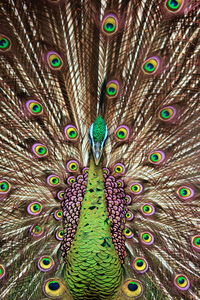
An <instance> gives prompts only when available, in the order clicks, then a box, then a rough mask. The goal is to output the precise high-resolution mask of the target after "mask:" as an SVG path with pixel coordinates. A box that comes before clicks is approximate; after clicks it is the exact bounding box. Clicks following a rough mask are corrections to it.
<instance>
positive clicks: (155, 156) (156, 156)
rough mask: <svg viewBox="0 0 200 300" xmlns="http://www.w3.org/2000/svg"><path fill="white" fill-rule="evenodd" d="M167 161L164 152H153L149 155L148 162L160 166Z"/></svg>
mask: <svg viewBox="0 0 200 300" xmlns="http://www.w3.org/2000/svg"><path fill="white" fill-rule="evenodd" d="M164 160H165V153H164V152H163V151H159V150H158V151H152V152H150V153H149V155H148V161H149V162H150V163H152V164H154V165H159V164H161V163H162V162H163V161H164Z"/></svg>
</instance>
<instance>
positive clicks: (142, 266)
mask: <svg viewBox="0 0 200 300" xmlns="http://www.w3.org/2000/svg"><path fill="white" fill-rule="evenodd" d="M131 267H132V268H133V269H134V270H135V271H136V272H137V273H145V272H146V271H147V270H148V262H147V260H146V259H145V258H143V257H136V259H135V260H134V261H133V263H132V264H131Z"/></svg>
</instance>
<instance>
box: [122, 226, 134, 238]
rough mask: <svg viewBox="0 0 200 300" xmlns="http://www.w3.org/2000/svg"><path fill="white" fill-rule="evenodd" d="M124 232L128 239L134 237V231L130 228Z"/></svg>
mask: <svg viewBox="0 0 200 300" xmlns="http://www.w3.org/2000/svg"><path fill="white" fill-rule="evenodd" d="M123 232H124V235H125V237H126V238H127V239H131V238H132V237H133V236H134V234H133V232H132V230H131V229H130V228H128V227H125V228H124V231H123Z"/></svg>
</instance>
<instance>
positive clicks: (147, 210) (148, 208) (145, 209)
mask: <svg viewBox="0 0 200 300" xmlns="http://www.w3.org/2000/svg"><path fill="white" fill-rule="evenodd" d="M140 210H141V212H142V214H143V215H144V216H152V215H153V214H154V213H155V207H154V206H153V205H152V204H149V203H145V204H143V205H142V206H141V208H140Z"/></svg>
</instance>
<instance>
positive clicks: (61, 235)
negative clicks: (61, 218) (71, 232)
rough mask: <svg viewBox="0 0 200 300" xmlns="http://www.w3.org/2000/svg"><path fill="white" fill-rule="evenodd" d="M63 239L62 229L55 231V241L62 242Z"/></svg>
mask: <svg viewBox="0 0 200 300" xmlns="http://www.w3.org/2000/svg"><path fill="white" fill-rule="evenodd" d="M63 237H64V230H63V229H61V230H60V229H59V230H57V231H56V239H57V240H58V241H62V240H63Z"/></svg>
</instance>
